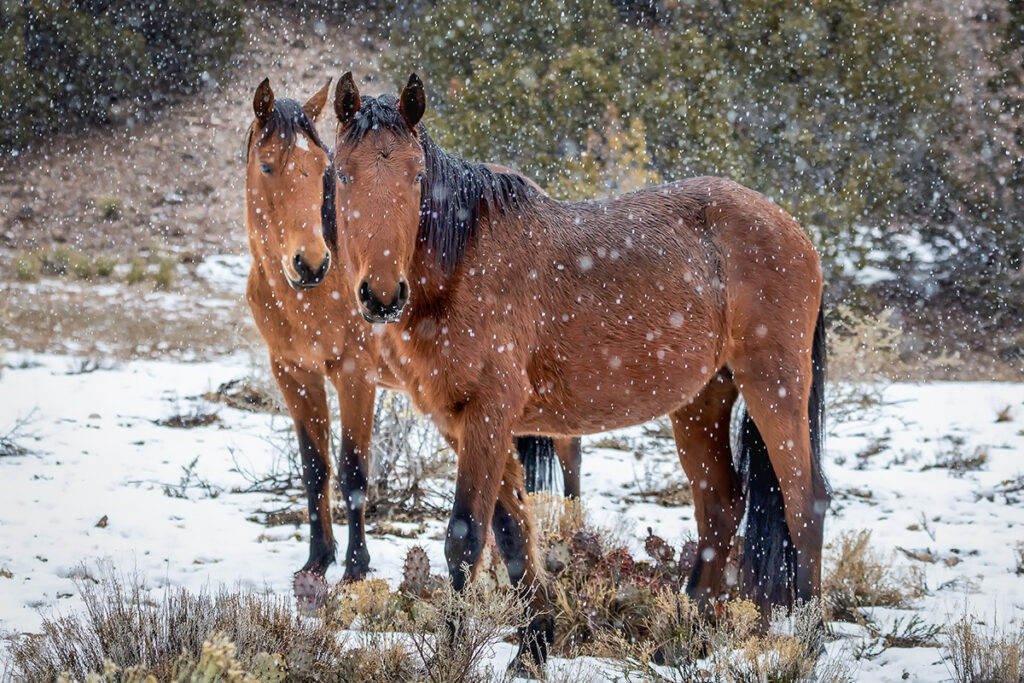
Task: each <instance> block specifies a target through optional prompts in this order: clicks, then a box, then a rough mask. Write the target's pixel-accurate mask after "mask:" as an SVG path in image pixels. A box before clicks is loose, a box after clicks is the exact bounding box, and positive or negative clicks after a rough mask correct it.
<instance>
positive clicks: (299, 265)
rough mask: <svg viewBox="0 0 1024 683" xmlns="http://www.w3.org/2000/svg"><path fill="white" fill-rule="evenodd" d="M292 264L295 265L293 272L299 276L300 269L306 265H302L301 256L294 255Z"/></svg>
mask: <svg viewBox="0 0 1024 683" xmlns="http://www.w3.org/2000/svg"><path fill="white" fill-rule="evenodd" d="M292 263H293V264H295V270H296V271H297V272H298V273H299V274H300V275H301V274H302V267H303V266H304V265H306V264H305V263H303V259H302V254H296V255H295V258H293V259H292Z"/></svg>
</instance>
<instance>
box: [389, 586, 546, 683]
mask: <svg viewBox="0 0 1024 683" xmlns="http://www.w3.org/2000/svg"><path fill="white" fill-rule="evenodd" d="M430 604H431V607H432V609H423V610H419V611H417V612H415V613H414V618H413V623H412V626H413V627H412V629H411V630H410V632H409V640H410V641H411V643H412V647H413V649H414V650H415V651H416V652H417V653H418V654H419V656H420V657H421V658H422V660H423V669H422V671H421V673H420V675H419V680H422V681H430V683H483V682H484V681H491V680H495V679H496V678H500V675H496V673H495V672H488V671H484V670H483V666H482V665H483V661H484V660H485V659H486V658H487V657H488V656H490V654H491V652H492V650H493V648H494V646H495V645H496V644H497V643H498V642H500V641H501V640H502V639H504V638H505V637H506V636H507V635H509V634H510V633H511V632H514V631H516V630H518V629H521V628H523V627H525V626H526V616H525V615H526V609H525V607H526V603H525V601H524V599H522V598H520V597H519V596H517V595H516V593H515V592H513V591H511V590H493V589H490V588H488V586H487V585H486V584H485V583H484V582H481V581H474V582H471V583H470V584H469V585H468V586H466V588H465V589H464V590H463V591H462V592H461V593H456V592H455V590H454V589H452V588H451V585H450V584H449V583H448V582H444V583H443V584H442V585H441V586H439V587H438V588H437V589H436V590H434V591H433V593H432V594H431V598H430ZM453 631H454V634H455V635H456V638H455V639H453V638H452V637H451V635H452V632H453Z"/></svg>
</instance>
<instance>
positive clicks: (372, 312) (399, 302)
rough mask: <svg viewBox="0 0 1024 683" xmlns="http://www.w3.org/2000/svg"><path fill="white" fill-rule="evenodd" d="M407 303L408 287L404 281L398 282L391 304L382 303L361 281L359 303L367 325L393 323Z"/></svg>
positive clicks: (365, 283) (366, 283)
mask: <svg viewBox="0 0 1024 683" xmlns="http://www.w3.org/2000/svg"><path fill="white" fill-rule="evenodd" d="M408 301H409V285H407V284H406V283H405V280H399V281H398V291H397V292H396V293H395V296H394V298H393V299H392V300H391V303H387V304H386V303H384V302H383V301H381V300H380V298H378V297H377V294H376V293H375V292H374V291H373V289H371V288H370V285H369V283H368V282H367V281H366V280H363V284H361V285H360V286H359V303H360V304H361V305H362V313H363V318H364V319H365V320H366V322H369V323H393V322H395V321H397V320H398V319H399V318H400V317H401V316H402V309H404V308H405V304H406V303H407V302H408Z"/></svg>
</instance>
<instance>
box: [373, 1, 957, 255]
mask: <svg viewBox="0 0 1024 683" xmlns="http://www.w3.org/2000/svg"><path fill="white" fill-rule="evenodd" d="M709 4H710V3H693V4H691V3H680V4H679V5H680V8H679V9H678V10H675V11H674V12H671V13H669V14H667V15H665V16H666V17H668V18H667V19H666V22H667V24H666V25H660V24H649V23H637V22H635V21H631V20H630V19H628V18H624V17H623V16H622V15H620V13H619V11H618V10H617V9H616V7H614V6H613V5H612V4H611V3H610V2H608V1H607V0H575V1H574V2H560V1H557V0H543V1H542V2H535V3H529V4H523V3H517V2H513V1H512V0H487V1H486V2H475V1H470V0H460V1H456V2H448V3H438V5H437V6H436V7H434V8H433V9H432V11H429V12H427V13H425V14H424V15H423V16H422V18H420V19H419V20H417V21H414V22H413V25H412V26H411V28H410V30H409V31H408V35H407V36H405V37H406V39H407V40H408V41H409V43H408V47H407V48H406V49H405V50H404V51H403V53H402V54H401V55H399V56H396V57H392V58H391V59H390V63H389V65H388V66H389V68H390V69H391V71H392V72H393V73H395V74H396V76H399V77H404V76H405V74H406V73H407V72H408V71H409V70H410V69H414V68H415V69H421V70H423V71H425V72H426V76H427V78H428V79H429V81H428V82H429V83H431V84H432V85H433V94H434V99H435V103H434V104H435V106H436V109H437V112H438V116H437V117H436V120H435V121H434V122H433V124H432V125H433V127H434V128H436V129H440V130H441V131H442V133H441V134H440V135H439V136H438V137H440V138H441V139H442V142H444V143H446V144H448V145H449V146H451V147H453V148H454V149H455V150H457V151H459V152H460V153H463V154H465V155H466V156H468V157H470V158H475V159H479V160H496V161H499V162H502V163H509V164H510V165H512V166H513V167H516V168H519V169H520V170H522V171H524V172H525V173H527V174H529V175H531V176H534V177H536V179H538V181H539V182H540V183H541V184H542V185H544V186H546V187H547V188H548V189H550V190H551V191H552V192H553V193H554V194H556V195H558V196H563V197H565V196H574V195H577V194H589V195H591V196H593V195H604V194H608V193H613V192H621V191H623V190H628V189H631V188H629V187H620V186H617V185H616V183H614V182H608V181H607V180H603V179H594V180H593V181H592V182H590V183H585V185H587V189H588V190H589V192H586V193H579V192H572V191H565V189H564V187H563V185H562V184H561V183H559V182H558V180H559V177H560V175H561V174H562V173H564V172H565V171H564V167H565V166H569V167H570V169H571V168H572V167H573V166H574V165H580V164H583V165H586V164H587V162H588V157H592V158H596V161H597V162H598V163H600V162H602V161H605V160H606V159H607V157H608V155H607V154H605V155H601V154H594V153H593V152H592V151H591V150H593V149H594V148H595V146H596V145H595V144H594V143H593V141H592V139H591V138H593V137H594V136H596V137H597V138H605V139H610V138H611V137H612V136H613V135H614V133H610V132H609V130H610V129H614V126H609V125H608V121H607V118H608V117H607V112H609V111H613V112H616V113H615V115H614V117H615V118H617V117H618V116H619V114H618V112H623V113H624V114H623V115H622V119H623V121H622V125H621V129H622V130H627V131H634V132H637V133H638V134H639V137H640V140H639V141H638V142H639V144H638V145H637V146H638V147H640V146H642V150H643V153H642V155H641V158H640V159H638V160H637V161H636V163H637V165H638V166H639V167H640V168H642V169H644V170H645V171H646V172H648V173H650V174H652V175H654V176H655V177H656V176H659V175H660V176H661V177H664V178H666V179H677V178H682V177H687V176H690V175H694V174H701V173H709V174H715V175H725V176H729V177H732V178H733V179H735V180H737V181H739V182H742V183H744V184H746V185H749V186H751V187H753V188H755V189H760V190H762V191H764V192H766V193H770V194H771V195H772V196H773V197H774V198H776V200H777V201H779V202H780V203H781V204H782V205H783V206H784V207H786V208H787V209H789V210H790V211H792V212H793V213H794V214H795V215H798V216H799V217H800V218H802V219H803V220H804V222H805V224H806V225H810V226H815V227H817V228H819V229H820V230H821V231H822V235H821V239H820V243H821V246H822V247H823V249H824V251H825V252H826V255H828V256H830V257H831V259H832V260H833V261H834V260H835V259H836V257H837V256H838V252H839V250H840V248H842V249H843V256H844V258H850V257H851V256H852V254H851V253H850V251H851V246H852V245H854V244H856V243H857V240H855V239H852V235H851V231H853V230H855V229H858V226H857V224H858V223H862V224H863V223H867V224H869V225H874V226H887V225H888V224H889V223H890V218H891V217H892V216H893V213H894V212H895V211H897V210H900V209H901V207H902V208H905V209H906V211H907V212H909V211H910V210H911V205H913V208H914V209H915V210H916V209H917V208H918V206H917V204H919V203H920V202H921V201H923V199H924V198H926V197H930V196H931V193H932V192H933V190H934V189H935V186H936V183H938V182H939V180H940V179H938V178H937V177H936V176H935V172H934V167H935V165H936V164H937V163H938V161H937V160H936V159H934V158H932V157H933V153H932V150H931V148H930V147H929V146H928V145H927V144H926V143H927V141H928V140H930V139H932V137H933V136H935V135H937V134H938V133H939V132H940V131H941V130H942V127H943V126H944V125H946V124H948V122H949V119H950V116H951V110H950V105H949V102H950V99H951V96H952V94H953V92H954V91H955V86H956V82H955V80H954V77H953V76H954V74H953V72H952V70H951V69H948V68H947V66H945V64H947V63H948V60H947V61H946V62H944V60H943V59H942V55H941V53H940V47H939V46H941V45H942V44H943V43H944V36H945V30H946V29H945V24H943V23H942V22H941V21H940V20H939V19H938V18H937V17H935V16H931V15H928V14H926V13H922V12H921V10H920V9H919V8H917V7H916V6H914V7H912V6H911V5H910V4H909V3H907V2H896V3H885V4H884V6H881V7H880V6H879V5H877V4H875V3H862V2H853V1H852V0H844V1H843V2H839V3H821V4H814V5H811V6H810V7H804V6H800V7H796V6H793V5H790V4H787V3H779V2H776V1H774V0H745V1H744V2H739V3H735V4H734V9H732V10H731V11H728V10H725V9H722V8H719V7H709V6H708V5H709ZM663 14H664V13H663ZM594 36H600V39H601V40H600V43H599V44H595V41H594ZM634 122H638V123H640V124H642V125H641V126H639V127H635V126H636V125H637V124H636V123H634ZM936 153H937V152H936ZM648 155H649V156H648ZM495 156H497V158H496V159H495ZM602 157H604V158H602ZM648 159H649V162H648ZM570 172H571V171H570ZM578 175H580V176H582V177H586V176H587V175H588V171H587V170H584V171H583V172H582V173H579V174H578ZM905 215H909V214H905ZM878 237H879V238H881V239H886V238H887V237H888V235H885V234H880V235H879V236H878ZM871 246H872V245H864V247H865V248H870V247H871Z"/></svg>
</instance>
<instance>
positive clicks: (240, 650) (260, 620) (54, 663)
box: [10, 569, 346, 681]
mask: <svg viewBox="0 0 1024 683" xmlns="http://www.w3.org/2000/svg"><path fill="white" fill-rule="evenodd" d="M83 576H84V578H81V579H79V580H78V581H77V582H76V584H77V587H78V590H79V592H80V594H81V596H82V600H83V601H84V603H85V611H84V612H83V613H80V614H73V615H69V616H63V617H60V616H58V617H48V618H45V619H44V620H43V625H42V634H41V635H36V636H24V637H22V638H20V639H19V640H17V641H15V642H14V643H13V644H12V646H11V650H10V657H11V661H10V666H11V678H12V680H14V681H43V680H55V679H57V677H58V676H60V675H61V674H62V673H67V674H68V675H69V676H70V677H71V678H72V679H73V680H86V678H87V677H88V676H89V674H90V673H97V674H100V675H101V676H102V675H106V676H107V678H106V680H137V681H142V680H144V679H145V678H146V677H147V676H150V675H152V676H154V677H155V678H156V680H161V681H164V680H173V681H178V680H199V681H205V680H218V678H217V676H221V675H223V676H225V677H226V676H227V674H226V672H227V671H229V670H231V671H239V672H240V674H239V675H241V673H249V674H253V675H255V674H257V673H258V672H260V671H262V670H263V669H264V668H265V667H267V666H268V663H269V662H275V667H276V668H281V669H283V670H284V671H286V672H287V674H288V680H292V681H312V680H324V681H334V680H340V679H338V678H337V677H336V672H337V671H339V670H340V669H341V668H343V663H344V662H345V660H346V654H345V652H344V650H343V647H342V643H341V642H340V641H339V640H338V638H337V637H336V634H334V633H333V632H331V631H330V630H329V629H328V628H326V627H325V626H324V624H323V623H321V622H318V621H312V620H304V619H300V618H299V617H298V616H297V615H296V614H295V613H294V612H293V610H292V608H291V604H290V601H288V600H283V599H280V598H275V597H272V596H268V595H259V594H252V593H241V592H232V591H225V590H222V591H219V592H216V593H213V594H210V593H205V592H203V593H198V594H196V593H190V592H188V591H186V590H184V589H176V590H168V591H166V592H165V593H164V594H163V595H162V596H159V597H158V596H153V595H151V593H150V592H149V591H147V590H145V589H144V588H143V587H142V585H141V582H140V581H139V580H138V578H137V577H130V578H126V577H124V576H120V575H117V574H115V573H114V572H113V571H112V570H110V569H105V570H103V572H102V577H101V578H100V579H95V578H92V577H91V576H90V575H89V574H88V572H85V571H83ZM226 643H228V644H230V645H231V647H228V645H227V644H226ZM203 670H206V671H208V672H217V673H216V675H215V676H214V677H213V678H210V677H208V676H207V677H204V676H206V674H203V673H202V671H203ZM104 672H107V673H106V674H104ZM117 672H120V673H117ZM193 674H195V675H196V677H195V678H193V677H192V676H193ZM100 680H105V679H103V678H100ZM234 680H246V679H244V678H238V679H234ZM279 680H280V679H279Z"/></svg>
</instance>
